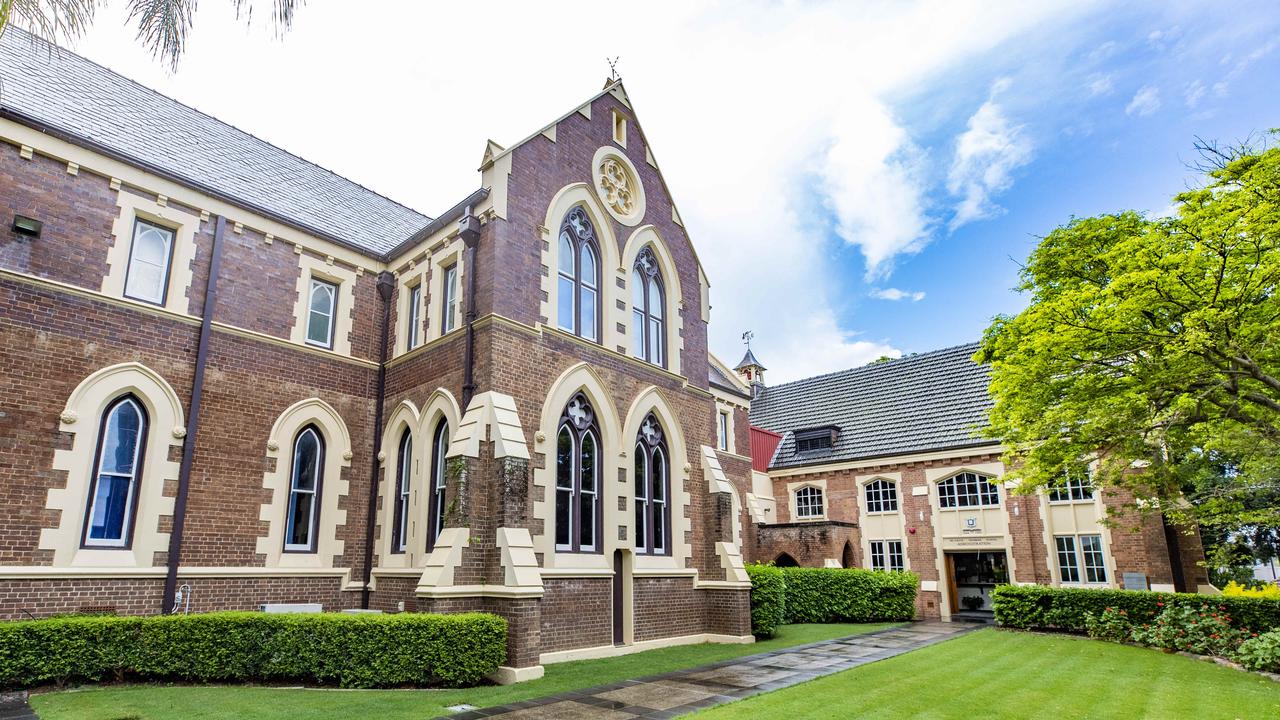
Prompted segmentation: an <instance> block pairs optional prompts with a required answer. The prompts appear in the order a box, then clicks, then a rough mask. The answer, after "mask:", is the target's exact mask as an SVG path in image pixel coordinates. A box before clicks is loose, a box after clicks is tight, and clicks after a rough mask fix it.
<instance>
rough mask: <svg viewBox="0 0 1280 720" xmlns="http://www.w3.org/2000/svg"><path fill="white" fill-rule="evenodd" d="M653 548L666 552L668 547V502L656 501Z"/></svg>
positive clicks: (656, 550) (654, 507)
mask: <svg viewBox="0 0 1280 720" xmlns="http://www.w3.org/2000/svg"><path fill="white" fill-rule="evenodd" d="M653 549H654V551H655V552H664V551H666V549H667V505H666V503H654V505H653Z"/></svg>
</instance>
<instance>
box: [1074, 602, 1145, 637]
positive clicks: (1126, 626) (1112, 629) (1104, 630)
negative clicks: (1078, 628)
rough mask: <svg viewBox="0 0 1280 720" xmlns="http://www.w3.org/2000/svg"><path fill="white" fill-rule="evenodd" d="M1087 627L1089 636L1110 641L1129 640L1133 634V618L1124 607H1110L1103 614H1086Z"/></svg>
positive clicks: (1085, 622)
mask: <svg viewBox="0 0 1280 720" xmlns="http://www.w3.org/2000/svg"><path fill="white" fill-rule="evenodd" d="M1084 624H1085V629H1086V630H1087V631H1088V632H1089V637H1091V638H1093V639H1095V640H1107V641H1109V642H1128V641H1129V639H1130V637H1131V636H1132V635H1133V620H1132V619H1131V618H1130V617H1129V611H1128V610H1125V609H1124V608H1117V607H1109V608H1107V609H1105V610H1103V611H1102V613H1101V614H1095V613H1088V614H1087V615H1085V621H1084Z"/></svg>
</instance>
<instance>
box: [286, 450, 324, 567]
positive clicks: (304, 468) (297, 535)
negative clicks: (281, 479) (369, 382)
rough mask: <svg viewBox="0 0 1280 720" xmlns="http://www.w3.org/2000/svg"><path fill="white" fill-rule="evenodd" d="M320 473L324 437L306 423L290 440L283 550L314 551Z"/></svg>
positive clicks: (322, 460) (322, 467)
mask: <svg viewBox="0 0 1280 720" xmlns="http://www.w3.org/2000/svg"><path fill="white" fill-rule="evenodd" d="M323 473H324V438H323V437H322V436H321V435H320V431H319V430H317V429H316V427H315V426H314V425H308V426H306V427H305V428H303V429H302V432H299V433H298V437H297V438H296V439H295V440H294V441H293V467H292V468H291V470H290V473H289V508H288V510H287V511H286V515H285V531H284V533H285V534H284V551H285V552H315V549H316V517H317V516H318V515H319V510H320V504H319V503H318V502H317V500H318V499H319V496H320V491H321V490H322V487H321V486H322V484H323V482H322V478H323Z"/></svg>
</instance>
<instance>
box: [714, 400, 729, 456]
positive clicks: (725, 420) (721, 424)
mask: <svg viewBox="0 0 1280 720" xmlns="http://www.w3.org/2000/svg"><path fill="white" fill-rule="evenodd" d="M716 447H719V448H720V449H721V450H724V451H725V452H728V451H729V411H728V410H721V411H719V412H717V413H716Z"/></svg>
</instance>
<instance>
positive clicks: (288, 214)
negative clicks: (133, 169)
mask: <svg viewBox="0 0 1280 720" xmlns="http://www.w3.org/2000/svg"><path fill="white" fill-rule="evenodd" d="M0 114H3V115H5V116H8V117H10V118H12V119H14V120H16V121H18V122H22V123H24V124H29V123H30V124H35V125H36V126H37V127H40V129H48V130H50V131H52V132H54V133H55V134H57V135H61V136H63V137H66V138H67V139H68V140H70V141H71V142H76V143H77V144H81V145H87V146H90V147H92V148H93V149H95V150H97V149H100V150H103V151H106V152H108V153H110V154H114V155H117V156H119V157H120V158H121V159H124V160H126V161H131V162H133V163H135V164H138V165H141V166H143V167H144V168H146V169H149V170H152V169H153V170H155V171H158V172H159V173H162V174H165V175H167V176H169V177H172V178H173V179H175V180H177V181H179V182H182V183H183V184H187V185H189V186H192V187H194V188H196V189H199V190H204V191H208V192H211V193H212V194H216V195H221V196H222V197H223V198H224V199H227V200H228V201H230V202H233V203H236V204H240V205H247V206H249V207H250V208H251V209H260V210H261V211H263V212H264V213H266V214H269V215H271V216H273V217H276V218H279V219H281V220H283V221H285V222H286V223H288V224H291V225H294V226H296V227H299V228H300V229H303V230H306V231H308V232H311V233H313V234H316V235H318V236H320V237H325V238H330V239H334V240H337V241H339V242H343V243H345V244H348V245H351V246H353V247H355V248H357V249H360V250H363V251H365V252H367V253H369V254H372V255H375V256H376V255H381V254H383V253H385V252H387V251H388V250H390V249H391V248H393V247H394V246H396V245H397V244H399V243H400V242H401V241H403V240H405V239H406V238H408V237H409V236H410V235H412V234H413V233H414V232H416V231H417V230H419V229H421V228H422V227H424V226H425V225H427V224H428V223H429V222H431V218H429V217H427V216H426V215H423V214H421V213H419V212H417V211H415V210H412V209H410V208H407V207H405V206H403V205H400V204H399V203H396V202H394V201H392V200H389V199H387V198H385V197H383V196H381V195H379V194H377V193H375V192H373V191H371V190H369V189H367V188H364V187H362V186H360V185H358V184H356V183H354V182H352V181H350V180H347V179H346V178H343V177H341V176H339V175H337V174H335V173H333V172H330V171H328V170H325V169H324V168H322V167H320V166H318V165H316V164H314V163H310V162H307V161H306V160H303V159H302V158H300V157H298V156H296V155H293V154H291V153H288V152H286V151H284V150H282V149H280V148H278V147H276V146H275V145H272V144H271V143H268V142H266V141H264V140H261V139H259V138H256V137H254V136H253V135H250V134H249V133H247V132H244V131H243V130H239V129H237V128H235V127H232V126H231V125H228V124H226V123H224V122H221V121H219V120H217V119H215V118H212V117H210V116H208V115H206V114H204V113H202V112H200V111H198V110H195V109H194V108H191V107H188V106H186V105H183V104H182V103H180V102H178V101H176V100H174V99H172V98H169V97H166V96H164V95H161V94H160V93H158V92H156V91H154V90H151V89H150V88H146V87H143V86H142V85H139V84H138V83H135V82H133V81H132V80H129V79H128V78H126V77H124V76H122V75H119V74H117V73H115V72H112V71H111V70H108V69H107V68H104V67H102V66H101V65H98V64H96V63H94V62H91V61H90V60H87V59H85V58H83V57H81V56H79V55H76V54H75V53H72V52H70V51H68V50H65V49H62V48H57V47H54V46H51V45H49V44H48V43H47V42H45V41H43V40H40V39H38V38H36V37H35V36H33V35H31V34H29V33H26V32H24V31H22V30H20V29H18V28H16V27H13V26H9V27H8V28H6V29H5V32H4V34H3V35H2V36H0Z"/></svg>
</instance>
